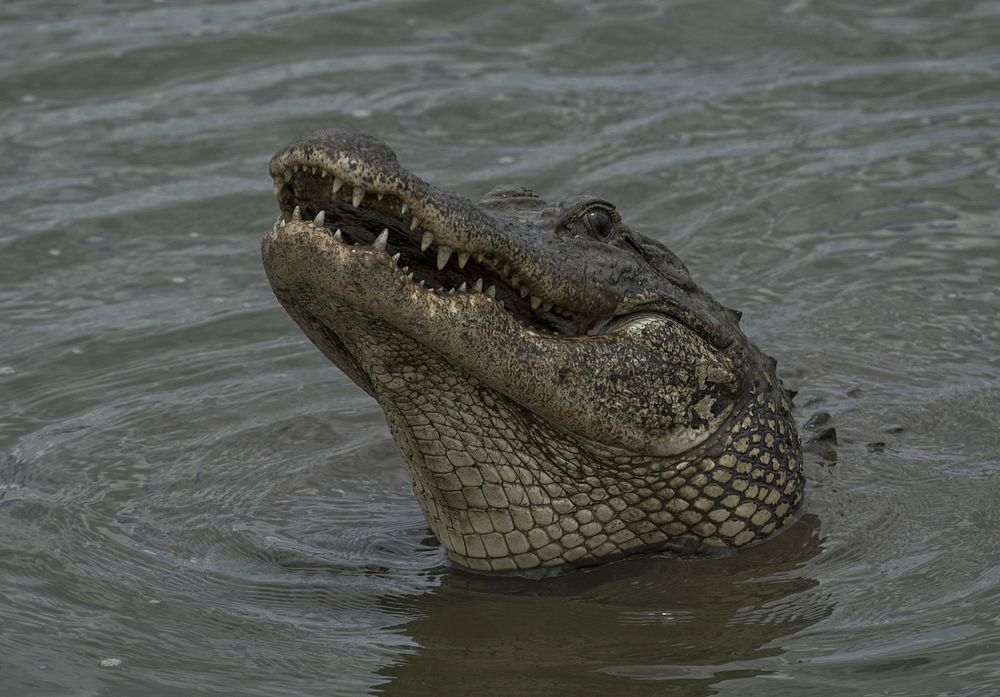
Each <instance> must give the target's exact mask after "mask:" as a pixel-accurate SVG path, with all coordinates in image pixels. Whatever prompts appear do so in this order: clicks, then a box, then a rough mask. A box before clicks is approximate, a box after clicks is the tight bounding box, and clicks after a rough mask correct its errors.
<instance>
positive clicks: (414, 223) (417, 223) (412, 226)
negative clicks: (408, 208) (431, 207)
mask: <svg viewBox="0 0 1000 697" xmlns="http://www.w3.org/2000/svg"><path fill="white" fill-rule="evenodd" d="M418 227H420V218H418V217H417V216H413V220H412V221H410V229H411V230H416V229H417V228H418Z"/></svg>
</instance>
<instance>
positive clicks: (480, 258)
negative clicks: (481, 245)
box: [476, 254, 483, 264]
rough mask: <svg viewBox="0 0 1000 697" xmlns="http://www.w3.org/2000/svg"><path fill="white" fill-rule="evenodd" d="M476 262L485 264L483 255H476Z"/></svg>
mask: <svg viewBox="0 0 1000 697" xmlns="http://www.w3.org/2000/svg"><path fill="white" fill-rule="evenodd" d="M476 261H478V262H479V263H480V264H482V263H483V255H482V254H477V255H476Z"/></svg>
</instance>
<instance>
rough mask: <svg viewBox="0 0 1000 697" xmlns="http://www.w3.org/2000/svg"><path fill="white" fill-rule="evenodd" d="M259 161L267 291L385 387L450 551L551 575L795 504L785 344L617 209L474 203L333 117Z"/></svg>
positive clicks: (736, 531) (353, 371) (741, 538)
mask: <svg viewBox="0 0 1000 697" xmlns="http://www.w3.org/2000/svg"><path fill="white" fill-rule="evenodd" d="M270 169H271V174H272V176H273V177H274V179H275V194H276V196H277V197H278V200H279V205H280V207H281V209H282V217H281V218H280V219H279V221H278V222H276V223H275V226H274V228H273V230H272V232H271V233H270V234H269V235H267V236H266V237H265V238H264V243H263V256H264V266H265V269H266V271H267V275H268V279H269V280H270V282H271V286H272V287H273V289H274V292H275V295H276V296H277V297H278V299H279V300H280V301H281V303H282V305H283V306H284V307H285V309H286V310H287V311H288V313H289V314H290V315H291V316H292V318H293V319H294V320H295V321H296V322H297V323H298V324H299V326H300V327H301V328H302V329H303V331H304V332H305V333H306V335H307V336H308V337H309V338H310V339H311V340H312V341H313V343H314V344H316V346H317V347H318V348H319V349H320V350H321V351H323V353H324V354H326V355H327V356H328V357H329V358H330V359H331V360H332V361H333V362H334V363H336V364H337V365H338V366H339V367H340V368H341V369H342V370H344V372H345V373H347V375H349V376H350V377H351V378H352V379H353V380H354V381H355V382H356V383H358V384H359V385H360V386H361V387H362V388H364V389H365V390H366V391H367V392H368V393H369V394H371V395H372V396H373V397H375V399H377V400H378V402H379V404H380V405H381V406H382V409H383V410H384V411H385V414H386V420H387V421H388V423H389V427H390V429H391V431H392V434H393V437H394V438H395V440H396V443H397V444H398V446H399V448H400V451H401V452H402V454H403V458H404V459H405V460H406V462H407V465H408V467H409V470H410V473H411V475H412V478H413V487H414V491H415V492H416V495H417V498H418V500H419V501H420V505H421V507H422V509H423V511H424V513H425V515H426V516H427V521H428V523H429V525H430V527H431V529H432V530H433V531H434V534H435V535H436V536H437V538H438V539H439V540H440V541H441V543H442V544H443V545H444V546H445V548H446V549H447V550H448V554H449V557H450V558H451V559H452V560H453V561H454V562H456V563H457V564H459V565H461V566H463V567H466V568H470V569H474V570H480V571H498V572H499V571H515V572H521V573H545V572H552V571H562V570H565V569H568V568H573V567H577V566H585V565H591V564H597V563H601V562H605V561H609V560H613V559H617V558H620V557H622V556H624V555H626V554H631V553H634V552H638V551H643V550H649V549H665V548H666V549H675V550H681V551H687V552H695V551H700V550H704V549H709V548H726V547H741V546H744V545H747V544H750V543H753V542H756V541H758V540H761V539H763V538H765V537H767V536H768V535H769V534H771V533H772V532H773V531H775V530H777V529H778V528H780V527H781V526H782V525H784V524H786V523H787V522H788V521H789V520H790V519H791V517H792V516H793V514H794V511H795V508H796V507H797V505H798V504H799V501H800V500H801V497H802V488H803V474H802V463H801V453H800V447H799V440H798V435H797V433H796V430H795V425H794V422H793V420H792V418H791V414H790V409H791V404H790V396H789V395H788V394H787V392H786V391H785V390H784V389H783V388H782V387H781V383H780V380H778V378H777V376H776V374H775V366H774V361H773V360H772V359H769V358H767V357H766V356H764V355H763V354H762V353H761V352H760V351H759V350H758V349H757V348H756V347H755V346H754V345H753V344H752V343H751V342H750V341H749V339H747V338H746V337H745V336H744V335H743V333H742V332H741V331H740V329H739V324H738V323H739V313H736V312H734V311H732V310H728V309H726V308H724V307H722V306H721V305H719V304H718V303H717V302H715V300H713V299H712V298H711V296H709V295H708V294H707V293H705V292H704V291H703V290H701V289H700V288H699V287H698V286H697V285H695V283H694V282H693V281H692V280H691V278H690V276H689V275H688V272H687V269H686V268H685V267H684V265H683V264H682V263H681V262H680V260H679V259H677V257H676V256H674V255H673V254H672V253H671V252H670V251H669V250H667V249H666V248H665V247H663V246H662V245H660V244H659V243H657V242H655V241H654V240H651V239H648V238H646V237H644V236H642V235H640V234H638V233H636V232H634V231H632V230H631V229H629V228H628V227H627V226H626V225H625V224H624V223H622V221H621V219H620V217H619V215H618V213H617V211H615V210H614V208H613V206H611V204H609V203H608V202H606V201H602V200H600V199H594V198H592V197H575V198H573V199H570V200H568V201H564V202H562V203H558V204H548V203H546V202H544V201H542V200H541V199H539V198H538V197H537V196H535V195H534V194H532V193H531V192H529V191H527V190H525V189H517V188H513V187H503V188H501V189H498V190H496V191H494V192H492V193H491V194H490V195H489V196H487V197H486V198H485V199H483V200H482V201H480V202H479V203H478V204H476V203H472V202H471V201H468V200H466V199H464V198H462V197H460V196H457V195H456V194H453V193H449V192H445V191H442V190H439V189H437V188H435V187H433V186H431V185H429V184H427V183H425V182H423V181H422V180H420V179H418V178H417V177H415V176H414V175H412V174H410V173H409V172H407V171H406V170H405V169H403V168H402V167H400V166H399V164H398V163H397V162H396V157H395V154H394V153H393V152H392V151H391V150H390V149H389V148H388V147H387V146H386V145H385V144H383V143H381V142H380V141H378V140H376V139H375V138H372V137H371V136H365V135H359V134H351V133H346V132H343V131H337V130H325V131H318V132H315V133H311V134H308V135H306V136H304V137H302V138H301V139H299V140H297V141H295V142H293V143H291V144H290V145H288V146H287V147H286V148H284V149H283V150H282V151H280V152H279V153H278V154H277V155H275V157H274V158H273V159H272V161H271V166H270ZM321 211H322V213H321ZM314 218H315V220H314ZM414 218H415V219H416V222H415V223H414ZM411 227H414V228H415V229H412V230H411ZM397 255H398V256H397Z"/></svg>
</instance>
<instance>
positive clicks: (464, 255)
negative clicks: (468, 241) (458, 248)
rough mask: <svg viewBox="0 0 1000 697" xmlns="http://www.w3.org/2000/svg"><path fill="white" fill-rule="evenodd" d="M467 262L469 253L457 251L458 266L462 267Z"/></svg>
mask: <svg viewBox="0 0 1000 697" xmlns="http://www.w3.org/2000/svg"><path fill="white" fill-rule="evenodd" d="M468 262H469V253H468V252H459V253H458V268H460V269H464V268H465V265H466V264H467V263H468Z"/></svg>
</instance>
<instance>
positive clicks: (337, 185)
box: [330, 177, 344, 193]
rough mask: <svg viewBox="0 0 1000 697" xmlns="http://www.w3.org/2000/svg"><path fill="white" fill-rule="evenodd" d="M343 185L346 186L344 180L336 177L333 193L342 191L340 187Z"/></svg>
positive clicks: (332, 188)
mask: <svg viewBox="0 0 1000 697" xmlns="http://www.w3.org/2000/svg"><path fill="white" fill-rule="evenodd" d="M343 185H344V180H343V179H340V178H339V177H334V178H333V186H332V187H330V190H331V191H333V193H337V192H338V191H340V187H342V186H343Z"/></svg>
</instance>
